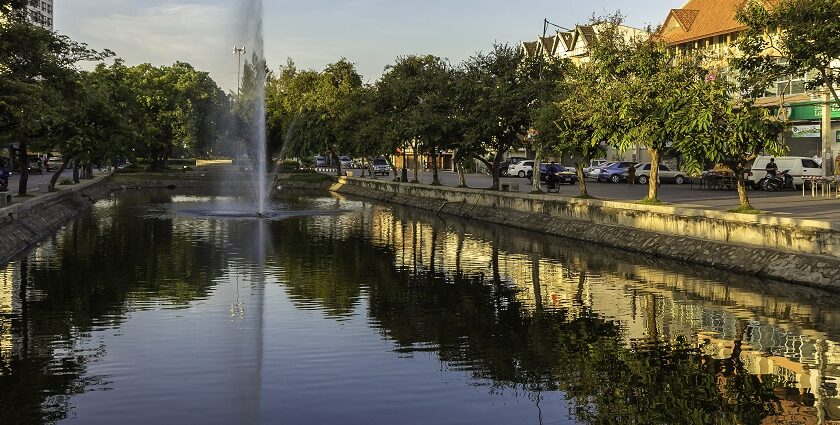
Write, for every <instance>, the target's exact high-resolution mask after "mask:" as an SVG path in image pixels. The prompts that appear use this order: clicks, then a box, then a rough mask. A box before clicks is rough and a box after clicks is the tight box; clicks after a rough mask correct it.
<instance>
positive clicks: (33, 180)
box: [9, 169, 97, 194]
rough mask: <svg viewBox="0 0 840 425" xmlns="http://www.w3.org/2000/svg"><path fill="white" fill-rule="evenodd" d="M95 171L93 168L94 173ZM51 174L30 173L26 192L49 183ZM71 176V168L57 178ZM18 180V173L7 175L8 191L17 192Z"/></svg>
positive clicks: (34, 190)
mask: <svg viewBox="0 0 840 425" xmlns="http://www.w3.org/2000/svg"><path fill="white" fill-rule="evenodd" d="M96 172H97V171H96V170H94V173H96ZM52 176H53V172H52V171H51V172H46V171H45V172H44V173H43V174H30V175H29V179H28V180H27V181H26V188H27V192H35V193H37V192H38V187H39V186H40V185H42V184H47V183H49V181H50V179H51V178H52ZM72 178H73V170H72V169H70V170H64V172H63V173H61V177H60V178H59V182H60V181H61V180H62V179H72ZM19 182H20V174H18V173H14V174H12V175H11V176H9V193H12V194H16V193H17V192H18V184H19Z"/></svg>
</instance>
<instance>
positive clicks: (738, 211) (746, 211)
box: [727, 206, 764, 215]
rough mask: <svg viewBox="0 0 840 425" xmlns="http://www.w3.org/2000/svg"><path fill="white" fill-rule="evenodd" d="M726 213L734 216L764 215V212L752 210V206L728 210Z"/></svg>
mask: <svg viewBox="0 0 840 425" xmlns="http://www.w3.org/2000/svg"><path fill="white" fill-rule="evenodd" d="M727 212H731V213H736V214H752V215H759V214H764V211H761V210H757V209H755V208H753V207H752V206H749V207H743V206H741V207H738V208H735V209H732V210H729V211H727Z"/></svg>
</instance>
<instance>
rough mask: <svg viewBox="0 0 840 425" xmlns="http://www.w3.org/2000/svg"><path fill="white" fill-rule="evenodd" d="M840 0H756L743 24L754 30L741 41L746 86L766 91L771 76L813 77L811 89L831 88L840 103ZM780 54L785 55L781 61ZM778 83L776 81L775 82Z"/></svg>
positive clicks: (740, 64) (741, 16) (747, 9)
mask: <svg viewBox="0 0 840 425" xmlns="http://www.w3.org/2000/svg"><path fill="white" fill-rule="evenodd" d="M838 17H840V2H838V1H837V0H781V1H779V2H778V3H775V4H773V5H772V6H770V5H768V4H767V3H766V2H762V1H758V0H751V1H750V2H749V3H747V5H746V6H745V7H744V8H743V9H742V10H741V11H740V12H739V14H738V20H739V21H740V22H741V23H743V24H745V25H747V26H748V27H749V29H748V30H747V31H746V33H745V37H743V38H742V39H741V41H740V42H739V47H740V48H741V50H742V51H743V52H744V57H743V58H741V59H738V60H736V61H735V65H736V67H737V68H738V70H739V71H740V72H741V73H742V74H743V75H745V78H743V79H742V80H743V82H744V83H745V84H746V85H747V86H748V87H749V88H751V89H752V90H753V93H752V97H756V96H755V94H756V92H757V91H761V90H763V89H764V88H765V87H767V84H764V85H763V86H762V85H761V83H766V82H768V81H766V80H767V79H768V78H772V77H775V76H779V75H786V74H794V75H795V74H803V73H808V74H810V75H811V76H812V78H811V80H810V81H809V82H808V87H809V88H811V89H818V88H822V87H824V86H827V87H828V88H829V90H830V91H831V93H832V95H833V97H834V99H835V101H836V102H838V103H840V96H838V93H837V84H838V82H840V66H838V64H837V58H839V57H840V19H838ZM774 56H781V57H782V58H783V59H785V61H784V62H779V61H777V60H776V57H774ZM769 81H772V80H769Z"/></svg>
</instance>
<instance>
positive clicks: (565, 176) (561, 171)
mask: <svg viewBox="0 0 840 425" xmlns="http://www.w3.org/2000/svg"><path fill="white" fill-rule="evenodd" d="M549 165H550V164H540V181H541V182H545V181H546V179H547V178H548V166H549ZM554 166H555V167H557V177H559V179H558V182H559V183H560V184H563V183H568V184H575V183H577V180H578V179H577V173H575V169H574V168H571V167H564V166H562V165H560V164H555V165H554ZM533 177H534V172H533V171H530V172H528V178H529V179H531V178H533Z"/></svg>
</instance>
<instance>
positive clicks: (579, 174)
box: [575, 162, 589, 198]
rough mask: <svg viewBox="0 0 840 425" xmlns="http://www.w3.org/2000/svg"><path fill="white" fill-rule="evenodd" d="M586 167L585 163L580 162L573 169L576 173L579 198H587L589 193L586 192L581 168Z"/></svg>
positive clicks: (584, 178)
mask: <svg viewBox="0 0 840 425" xmlns="http://www.w3.org/2000/svg"><path fill="white" fill-rule="evenodd" d="M585 166H586V163H585V162H581V163H578V164H577V167H575V173H577V178H578V187H579V188H580V197H581V198H588V197H589V193H588V192H587V191H586V176H584V174H583V168H584V167H585Z"/></svg>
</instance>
